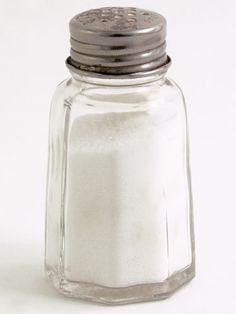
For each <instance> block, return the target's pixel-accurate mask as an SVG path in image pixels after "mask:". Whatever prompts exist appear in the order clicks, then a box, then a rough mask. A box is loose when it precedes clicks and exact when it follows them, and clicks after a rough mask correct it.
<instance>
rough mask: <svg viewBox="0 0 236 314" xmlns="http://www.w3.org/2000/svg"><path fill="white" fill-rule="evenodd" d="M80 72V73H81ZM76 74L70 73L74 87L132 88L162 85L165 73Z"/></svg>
mask: <svg viewBox="0 0 236 314" xmlns="http://www.w3.org/2000/svg"><path fill="white" fill-rule="evenodd" d="M81 72H82V71H81ZM84 72H85V71H83V73H78V72H76V73H75V72H73V71H70V73H71V76H72V81H73V83H74V84H75V85H80V84H81V82H84V83H87V84H91V85H101V86H113V87H115V86H117V87H120V86H133V85H145V84H150V83H158V84H160V85H162V84H163V83H164V81H165V77H166V73H167V71H161V72H159V73H158V72H155V73H149V74H148V73H147V74H146V75H145V76H141V77H140V76H138V77H135V76H120V77H117V76H116V77H114V76H113V77H112V76H107V75H99V76H93V75H90V73H84Z"/></svg>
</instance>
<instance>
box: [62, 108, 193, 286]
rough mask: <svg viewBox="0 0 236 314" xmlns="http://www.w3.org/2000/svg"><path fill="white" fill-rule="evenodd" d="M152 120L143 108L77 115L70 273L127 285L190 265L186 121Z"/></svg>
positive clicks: (69, 205)
mask: <svg viewBox="0 0 236 314" xmlns="http://www.w3.org/2000/svg"><path fill="white" fill-rule="evenodd" d="M153 119H154V118H153V117H152V116H151V115H149V114H148V113H146V112H126V113H118V112H117V113H100V114H87V115H84V116H81V117H79V118H77V119H76V120H75V121H74V122H73V125H72V128H71V132H70V134H69V147H68V169H67V187H66V190H67V194H66V212H65V275H66V278H67V279H68V280H72V281H82V282H90V283H95V284H99V285H103V286H109V287H124V286H129V285H134V284H140V283H151V282H161V281H163V280H165V279H166V278H167V277H168V276H169V275H170V274H171V273H173V272H175V271H177V270H180V269H181V268H184V267H186V266H187V265H189V264H190V259H191V256H190V253H189V252H190V247H189V245H190V244H189V230H188V228H187V225H188V224H187V219H188V206H189V204H188V194H187V192H186V185H187V182H186V173H185V170H184V168H185V163H186V161H185V160H184V158H183V147H184V146H183V145H182V142H181V141H183V130H182V127H181V125H182V124H183V123H182V121H180V120H179V119H180V118H179V115H177V116H176V117H174V119H173V121H172V122H171V127H166V125H165V122H163V123H162V124H160V125H157V124H156V123H155V122H154V120H153ZM163 128H167V130H164V131H163ZM168 132H169V133H168ZM172 133H173V134H172ZM163 134H165V135H163ZM171 136H172V138H171Z"/></svg>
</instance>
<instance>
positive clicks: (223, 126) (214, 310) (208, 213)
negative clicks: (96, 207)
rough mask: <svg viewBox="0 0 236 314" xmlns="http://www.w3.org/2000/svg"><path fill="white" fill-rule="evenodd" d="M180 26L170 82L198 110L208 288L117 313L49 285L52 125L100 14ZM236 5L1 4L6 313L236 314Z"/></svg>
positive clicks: (0, 233)
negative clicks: (118, 10)
mask: <svg viewBox="0 0 236 314" xmlns="http://www.w3.org/2000/svg"><path fill="white" fill-rule="evenodd" d="M111 5H113V6H127V5H128V6H137V7H141V8H142V7H143V8H147V9H152V10H155V11H158V12H160V13H161V14H163V15H164V16H165V17H166V18H167V21H168V38H167V40H168V50H167V51H168V54H169V55H170V56H171V57H172V60H173V65H172V67H171V69H170V71H169V76H170V77H172V78H174V79H175V80H176V81H177V82H178V83H179V85H180V86H181V87H182V89H183V91H184V93H185V96H186V100H187V105H188V115H189V126H190V140H191V142H190V144H191V146H190V147H191V164H192V180H193V196H194V209H195V229H196V254H197V276H196V278H195V279H194V280H193V281H192V282H191V283H190V284H188V285H187V286H186V287H184V288H183V289H181V290H180V291H179V292H178V293H176V294H175V295H174V296H173V297H171V298H170V299H167V300H165V301H161V302H153V303H144V304H134V305H128V306H119V307H107V306H102V305H97V304H90V303H87V302H83V301H79V300H72V299H66V298H64V297H61V296H60V295H58V293H57V292H56V291H54V289H53V288H51V287H50V286H49V285H48V283H47V281H46V280H45V278H44V272H43V254H44V211H45V184H46V165H47V136H48V114H49V105H50V99H51V95H52V93H53V92H54V89H55V86H56V85H57V84H58V83H59V82H60V81H61V80H63V79H64V78H66V77H68V76H69V73H68V71H67V69H66V67H65V65H64V60H65V58H66V57H67V56H68V54H69V30H68V22H69V20H70V18H71V17H72V16H74V15H75V14H77V13H79V12H81V11H83V10H86V9H90V8H94V7H99V6H111ZM235 15H236V2H235V0H224V1H223V0H221V1H220V0H198V1H194V0H178V1H174V0H155V1H154V0H153V1H151V0H145V1H138V0H136V1H128V0H117V1H98V0H97V1H96V0H84V1H82V0H81V1H78V0H76V1H75V0H60V1H59V0H58V1H56V0H37V1H33V0H18V1H17V0H0V191H1V194H0V197H1V198H0V214H1V216H0V313H1V314H7V313H13V314H14V313H18V314H21V313H24V314H27V313H30V314H35V313H40V314H47V313H50V314H53V313H66V314H70V313H92V312H99V313H122V314H123V313H124V314H125V313H135V314H136V313H148V314H149V313H162V314H167V313H168V314H172V313H177V314H185V313H186V314H190V313H191V314H199V313H203V314H234V313H236V288H235V282H236V244H235V243H236V227H235V226H236V89H235V86H236V80H235V70H236V58H235V57H236V35H235V34H236V18H235Z"/></svg>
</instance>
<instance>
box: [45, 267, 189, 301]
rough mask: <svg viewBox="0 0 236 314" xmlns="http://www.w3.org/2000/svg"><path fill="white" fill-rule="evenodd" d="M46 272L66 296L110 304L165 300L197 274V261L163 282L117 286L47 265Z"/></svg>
mask: <svg viewBox="0 0 236 314" xmlns="http://www.w3.org/2000/svg"><path fill="white" fill-rule="evenodd" d="M46 274H47V277H48V279H49V280H50V281H51V282H52V284H53V286H54V287H55V288H56V289H57V290H58V291H59V292H60V293H61V294H63V295H65V296H67V297H72V298H79V299H83V300H87V301H92V302H97V303H103V304H107V305H122V304H128V303H137V302H148V301H157V300H163V299H166V298H168V297H169V296H171V295H172V294H173V293H174V292H175V291H176V290H178V289H179V288H180V287H182V286H183V285H185V284H186V283H188V282H189V281H190V280H192V279H193V278H194V277H195V266H194V263H192V264H191V265H189V266H187V267H185V268H183V269H181V270H179V271H177V272H175V273H174V274H173V275H171V276H170V277H169V278H167V279H166V280H165V281H163V282H158V283H145V284H138V285H132V286H128V287H121V288H113V287H104V286H100V285H96V284H93V283H86V282H74V281H69V280H66V279H64V278H63V276H62V275H61V274H60V272H58V271H57V270H55V269H53V268H51V267H48V266H46Z"/></svg>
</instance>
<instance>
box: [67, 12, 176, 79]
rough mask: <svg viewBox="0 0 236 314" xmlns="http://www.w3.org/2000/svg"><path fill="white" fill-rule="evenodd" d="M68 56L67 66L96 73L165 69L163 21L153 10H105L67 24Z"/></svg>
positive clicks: (81, 16) (81, 14)
mask: <svg viewBox="0 0 236 314" xmlns="http://www.w3.org/2000/svg"><path fill="white" fill-rule="evenodd" d="M70 34H71V40H70V43H71V53H70V57H69V58H68V59H67V61H66V63H67V66H68V67H69V68H70V70H72V71H76V70H82V71H89V72H93V73H99V74H108V75H120V74H132V73H140V74H142V73H144V72H149V71H153V70H155V69H158V68H160V67H163V66H166V67H168V66H169V64H170V58H169V57H168V56H167V54H166V40H165V39H166V20H165V18H164V17H163V16H162V15H160V14H158V13H156V12H153V11H149V10H143V9H138V8H133V7H104V8H99V9H93V10H89V11H85V12H82V13H80V14H78V15H76V16H74V17H73V18H72V19H71V21H70Z"/></svg>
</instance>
